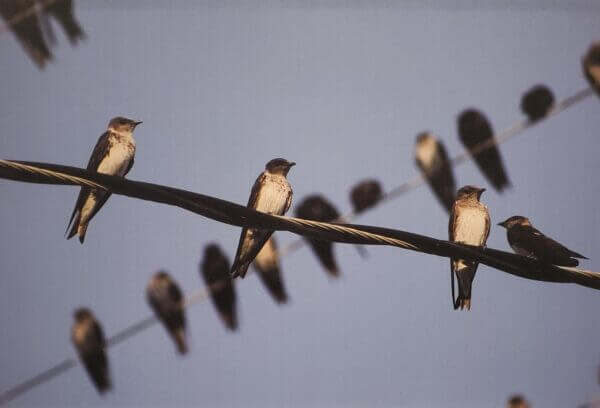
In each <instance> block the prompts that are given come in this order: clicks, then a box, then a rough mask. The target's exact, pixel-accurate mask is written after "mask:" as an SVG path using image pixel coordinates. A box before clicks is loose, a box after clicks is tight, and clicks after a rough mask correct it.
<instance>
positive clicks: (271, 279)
mask: <svg viewBox="0 0 600 408" xmlns="http://www.w3.org/2000/svg"><path fill="white" fill-rule="evenodd" d="M254 268H255V269H256V271H257V272H258V276H259V278H260V280H261V281H262V283H263V285H264V286H265V288H266V289H267V291H268V292H269V293H270V294H271V296H272V297H273V300H275V302H277V303H279V304H283V303H286V302H287V300H288V295H287V292H286V290H285V285H284V284H283V277H282V275H281V270H280V268H279V259H278V256H277V244H276V243H275V237H273V236H271V238H269V239H268V240H267V242H266V243H265V245H264V246H263V247H262V249H261V250H260V251H258V254H257V255H256V258H254Z"/></svg>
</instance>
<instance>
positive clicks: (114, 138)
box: [67, 116, 142, 244]
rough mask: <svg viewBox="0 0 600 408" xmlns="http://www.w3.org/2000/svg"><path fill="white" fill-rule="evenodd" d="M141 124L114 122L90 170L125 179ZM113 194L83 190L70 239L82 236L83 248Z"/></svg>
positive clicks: (96, 149)
mask: <svg viewBox="0 0 600 408" xmlns="http://www.w3.org/2000/svg"><path fill="white" fill-rule="evenodd" d="M140 123H142V122H141V121H135V120H132V119H127V118H124V117H121V116H117V117H116V118H113V119H111V120H110V122H109V123H108V129H107V130H106V132H104V133H103V134H102V136H100V139H98V142H97V143H96V147H94V150H93V152H92V156H91V157H90V160H89V162H88V165H87V170H89V171H95V172H98V173H103V174H110V175H113V176H121V177H124V176H125V175H126V174H127V173H129V170H131V167H133V162H134V158H135V139H134V138H133V131H134V129H135V128H136V126H138V125H139V124H140ZM110 194H111V193H110V191H104V190H95V189H92V188H90V187H82V188H81V190H80V192H79V196H78V197H77V202H76V203H75V208H73V213H72V214H71V219H70V220H69V224H68V225H67V231H69V228H71V231H70V232H69V234H68V235H67V239H71V238H72V237H74V236H75V235H78V236H79V242H81V243H82V244H83V241H84V240H85V234H86V231H87V228H88V224H89V222H90V221H91V220H92V218H94V216H95V215H96V213H97V212H98V211H99V210H100V209H101V208H102V206H103V205H104V203H105V202H106V200H108V198H109V197H110Z"/></svg>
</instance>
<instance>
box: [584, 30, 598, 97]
mask: <svg viewBox="0 0 600 408" xmlns="http://www.w3.org/2000/svg"><path fill="white" fill-rule="evenodd" d="M582 66H583V74H584V75H585V78H586V79H587V80H588V82H589V83H590V85H591V86H592V87H593V88H594V89H595V90H596V93H597V94H598V95H599V96H600V41H599V42H595V43H593V44H592V45H591V46H590V48H589V49H588V52H587V53H586V54H585V56H584V57H583V60H582Z"/></svg>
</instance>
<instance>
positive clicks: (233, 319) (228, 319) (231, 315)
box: [219, 309, 238, 331]
mask: <svg viewBox="0 0 600 408" xmlns="http://www.w3.org/2000/svg"><path fill="white" fill-rule="evenodd" d="M219 314H220V316H221V320H222V321H223V323H224V324H225V327H227V328H228V329H229V330H231V331H235V330H236V329H237V328H238V321H237V314H236V312H235V310H234V309H231V310H227V311H225V310H223V311H221V313H219Z"/></svg>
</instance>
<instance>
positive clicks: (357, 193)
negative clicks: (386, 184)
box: [350, 179, 383, 214]
mask: <svg viewBox="0 0 600 408" xmlns="http://www.w3.org/2000/svg"><path fill="white" fill-rule="evenodd" d="M382 198H383V189H382V188H381V184H380V183H379V181H377V180H375V179H367V180H363V181H361V182H359V183H357V184H356V185H355V186H354V187H352V189H351V190H350V201H351V202H352V207H353V208H354V212H355V213H357V214H358V213H361V212H363V211H365V210H368V209H369V208H371V207H373V206H375V205H377V203H378V202H379V201H380V200H381V199H382Z"/></svg>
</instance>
